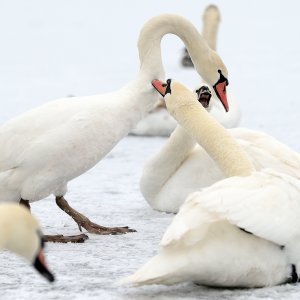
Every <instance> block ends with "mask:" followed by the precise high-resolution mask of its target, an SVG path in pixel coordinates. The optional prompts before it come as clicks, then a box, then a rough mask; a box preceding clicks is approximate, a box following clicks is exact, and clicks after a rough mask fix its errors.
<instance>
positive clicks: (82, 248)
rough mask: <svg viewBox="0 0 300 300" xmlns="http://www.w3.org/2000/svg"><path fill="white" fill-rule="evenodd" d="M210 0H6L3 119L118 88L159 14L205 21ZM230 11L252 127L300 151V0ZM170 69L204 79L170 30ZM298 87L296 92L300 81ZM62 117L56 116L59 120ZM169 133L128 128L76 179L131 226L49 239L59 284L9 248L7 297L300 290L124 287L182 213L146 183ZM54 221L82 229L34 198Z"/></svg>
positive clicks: (87, 204) (208, 295) (224, 32)
mask: <svg viewBox="0 0 300 300" xmlns="http://www.w3.org/2000/svg"><path fill="white" fill-rule="evenodd" d="M208 4H211V2H210V1H206V0H203V1H201V3H200V2H199V1H192V0H190V1H188V2H187V1H180V0H164V1H160V2H158V1H150V0H144V1H139V0H131V1H124V0H110V1H97V0H90V1H81V0H73V1H70V0H65V1H59V0H52V1H49V0H48V1H39V0H27V1H21V0H11V1H1V2H0V36H1V47H0V66H1V67H0V82H1V84H0V101H1V102H0V103H1V108H2V109H1V111H0V123H2V122H4V121H6V120H8V119H10V118H11V117H13V116H15V115H17V114H19V113H20V112H22V111H25V110H28V109H30V108H32V107H35V106H37V105H40V104H42V103H44V102H45V101H48V100H52V99H55V98H59V97H64V96H66V95H71V94H72V95H89V94H96V93H102V92H106V91H111V90H115V89H118V88H119V87H121V86H122V85H124V84H125V83H127V82H128V81H130V80H131V79H132V78H134V77H135V74H136V73H137V70H138V66H139V61H138V55H137V49H136V41H137V37H138V33H139V30H140V28H141V27H142V25H143V24H144V23H145V21H146V20H148V19H149V18H150V17H152V16H155V15H158V14H160V13H164V12H172V13H177V14H180V15H182V16H185V17H186V18H188V19H190V20H191V21H192V22H193V23H194V24H195V25H196V26H197V27H199V28H201V14H202V12H203V9H204V8H205V7H206V6H207V5H208ZM214 4H216V5H218V6H219V8H220V10H221V14H222V22H221V25H220V30H219V37H218V51H219V53H220V54H221V56H222V58H223V59H224V61H225V63H226V65H227V67H228V69H229V76H230V77H229V81H230V88H231V91H232V92H233V94H234V95H235V97H236V99H237V100H238V101H239V103H240V105H241V109H242V112H243V116H242V124H241V125H242V126H245V127H248V128H252V129H258V130H263V131H265V132H268V133H270V134H272V135H273V136H275V137H276V138H278V139H279V140H281V141H283V142H284V143H286V144H288V145H289V146H291V147H292V148H294V149H295V150H297V151H300V139H299V117H300V113H299V111H300V99H299V96H298V94H297V91H298V85H299V78H300V42H299V36H300V24H299V23H300V19H299V16H298V15H299V8H300V3H299V2H298V1H292V0H287V1H280V0H277V1H274V0H272V1H271V0H266V1H259V0H251V1H250V0H245V1H235V0H227V1H222V0H216V1H214ZM162 47H163V56H164V63H165V66H166V71H167V75H168V76H169V77H172V78H174V79H178V80H180V81H182V82H184V83H185V84H187V85H189V86H190V87H191V88H194V87H195V86H196V85H197V84H198V81H199V79H198V77H197V75H196V73H195V72H194V71H192V70H183V69H182V68H181V66H180V64H179V60H180V57H181V54H182V47H183V46H182V43H181V42H180V40H179V39H177V38H176V37H174V36H168V37H166V38H165V39H164V41H163V45H162ZM294 90H295V92H293V91H294ZM53 122H55V120H53ZM165 141H166V139H165V138H142V137H127V138H125V139H124V140H122V141H121V142H120V143H119V144H118V145H117V146H116V147H115V149H113V151H112V152H111V153H110V154H109V155H108V156H107V157H106V158H105V159H104V160H102V161H101V162H100V163H99V164H98V165H97V166H95V167H94V168H93V169H91V170H90V171H88V172H87V173H86V174H84V175H82V176H80V177H79V178H77V179H75V180H74V181H72V182H71V183H70V185H69V193H68V194H67V196H66V198H67V200H68V201H69V203H70V204H71V205H72V206H73V207H75V208H77V209H78V210H79V211H81V212H83V213H84V214H86V215H87V216H88V217H90V218H91V219H92V220H93V221H95V222H98V223H99V224H101V225H107V226H117V225H120V226H122V225H128V226H130V227H131V228H134V229H136V230H137V232H136V233H130V234H127V235H122V236H95V235H91V234H89V237H90V239H89V240H88V241H86V242H85V243H84V244H76V245H75V244H66V245H65V244H47V249H46V250H47V251H46V252H47V258H48V263H49V267H50V268H51V270H53V272H54V273H55V275H56V278H57V281H56V282H55V283H54V284H53V285H50V284H48V283H47V282H45V281H44V279H43V278H41V277H40V276H39V275H38V274H37V273H36V272H35V271H34V270H33V269H32V268H31V267H29V266H28V263H26V262H24V260H23V259H21V258H19V257H16V256H15V255H13V254H12V253H8V252H2V253H1V255H0V266H1V267H0V282H1V299H5V300H6V299H31V300H36V299H41V298H43V299H73V300H75V299H152V298H155V299H181V298H182V299H219V298H223V299H299V294H300V288H299V287H298V286H297V285H283V286H278V287H272V288H264V289H252V290H248V289H244V290H240V289H233V290H226V289H225V290H224V289H213V288H206V287H200V286H196V285H194V284H192V283H188V284H181V285H176V286H171V287H161V286H151V287H144V288H125V287H118V286H116V285H115V283H116V282H117V281H118V280H119V279H121V278H122V277H124V276H127V275H129V274H131V273H132V272H133V271H135V270H136V269H137V268H138V267H139V266H141V265H142V264H143V263H144V262H146V261H147V259H149V258H150V257H151V256H152V255H154V254H155V253H156V251H157V249H158V243H159V241H160V239H161V236H162V234H163V232H164V231H165V229H166V227H167V226H168V224H169V223H170V221H171V219H172V217H173V216H172V215H170V214H165V213H159V212H155V211H153V210H151V209H150V208H149V206H148V205H147V204H146V202H145V201H144V200H143V197H142V195H141V194H140V192H139V185H138V182H139V178H140V174H141V170H142V167H143V164H144V162H145V160H146V159H147V158H149V157H150V156H151V155H153V154H154V153H155V152H157V151H158V149H159V148H160V147H161V146H162V145H163V143H164V142H165ZM32 211H33V213H34V214H35V215H36V216H37V217H38V218H39V219H40V221H41V224H42V226H43V231H44V232H45V233H47V234H49V233H64V234H77V233H78V232H79V231H78V228H77V226H76V224H75V223H74V222H73V220H72V219H70V218H69V217H68V216H67V215H66V214H65V213H63V212H62V211H60V209H59V208H58V207H57V206H56V204H55V201H54V200H53V198H52V197H49V198H47V199H45V200H43V201H40V202H37V203H34V204H33V205H32Z"/></svg>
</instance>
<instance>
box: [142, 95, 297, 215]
mask: <svg viewBox="0 0 300 300" xmlns="http://www.w3.org/2000/svg"><path fill="white" fill-rule="evenodd" d="M195 95H196V94H195ZM212 98H213V97H212ZM212 101H216V100H215V99H213V100H212ZM230 109H231V107H230ZM228 131H229V132H230V134H231V135H232V136H233V137H234V138H235V139H236V141H237V142H238V144H239V146H240V147H242V148H243V149H244V151H246V152H247V153H248V155H249V158H250V160H251V162H252V163H253V164H254V166H255V168H256V170H261V169H263V168H272V169H273V170H276V171H279V172H282V173H285V174H288V175H290V176H293V177H296V178H298V179H300V155H299V153H297V152H295V151H293V150H292V149H290V148H289V147H287V146H286V145H284V144H282V143H280V142H279V141H277V140H276V139H275V138H273V137H271V136H269V135H267V134H265V133H262V132H258V131H254V130H249V129H245V128H233V129H228ZM224 178H225V174H224V172H222V170H221V169H220V168H219V167H218V166H217V165H216V163H215V162H214V160H213V159H211V157H210V155H209V154H208V153H207V152H206V151H205V150H204V149H203V148H202V147H201V146H200V145H197V144H196V141H195V140H194V139H193V138H192V137H191V136H190V135H189V134H188V133H187V132H186V130H184V129H183V128H181V126H177V128H176V129H175V131H174V132H173V133H172V135H171V136H170V138H169V139H168V140H167V142H166V143H165V145H164V146H163V147H162V149H161V150H160V151H159V152H158V153H157V154H156V155H154V156H153V157H152V158H151V159H149V160H148V161H147V162H146V164H145V166H144V168H143V172H142V176H141V179H140V190H141V193H142V194H143V196H144V198H145V200H146V201H147V202H148V204H149V205H150V206H151V207H152V208H153V209H156V210H159V211H165V212H173V213H176V212H178V210H179V207H180V206H181V204H182V203H183V202H184V201H185V199H186V197H187V196H188V195H189V194H190V193H192V192H195V191H198V190H199V189H200V188H203V187H207V186H210V185H212V184H213V183H215V182H217V181H219V180H221V179H224Z"/></svg>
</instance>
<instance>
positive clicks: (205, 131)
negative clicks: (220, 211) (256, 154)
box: [176, 104, 255, 177]
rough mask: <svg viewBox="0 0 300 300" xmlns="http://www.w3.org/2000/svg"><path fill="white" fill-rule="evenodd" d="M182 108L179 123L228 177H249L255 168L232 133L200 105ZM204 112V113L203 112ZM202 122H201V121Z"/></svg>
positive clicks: (178, 117)
mask: <svg viewBox="0 0 300 300" xmlns="http://www.w3.org/2000/svg"><path fill="white" fill-rule="evenodd" d="M196 105H197V107H195V109H193V107H191V106H183V107H181V108H180V115H179V114H178V115H177V116H176V119H177V120H178V122H180V123H181V125H182V126H183V127H184V128H185V129H186V130H187V131H188V132H190V133H191V135H192V136H193V137H194V138H195V140H196V141H197V142H198V143H199V144H200V145H201V146H202V147H203V148H204V149H205V150H206V152H207V153H208V154H209V155H210V156H211V158H212V159H213V160H214V161H215V162H216V163H217V165H218V166H219V168H220V169H221V170H222V171H223V173H224V174H225V175H226V176H227V177H230V176H249V175H250V174H251V173H252V172H253V171H255V168H254V166H253V164H252V163H251V161H250V160H249V158H248V155H247V154H246V153H245V152H244V151H243V150H242V148H241V147H240V146H239V145H238V144H237V142H236V141H235V139H234V138H233V137H232V136H231V135H230V133H229V132H228V131H227V130H226V129H225V128H223V127H222V126H221V125H220V124H219V123H218V122H217V121H215V120H214V119H213V117H211V116H210V115H209V114H208V113H207V112H206V111H205V110H204V108H202V107H201V109H200V110H199V104H196ZM202 110H203V111H204V112H203V111H202ZM200 120H201V121H200Z"/></svg>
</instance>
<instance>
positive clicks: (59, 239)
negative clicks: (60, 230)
mask: <svg viewBox="0 0 300 300" xmlns="http://www.w3.org/2000/svg"><path fill="white" fill-rule="evenodd" d="M43 238H44V241H45V242H52V243H84V241H85V240H87V239H88V238H89V237H88V236H87V235H86V234H78V235H69V236H65V235H62V234H57V235H44V236H43Z"/></svg>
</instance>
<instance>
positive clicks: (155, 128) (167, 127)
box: [130, 5, 240, 136]
mask: <svg viewBox="0 0 300 300" xmlns="http://www.w3.org/2000/svg"><path fill="white" fill-rule="evenodd" d="M202 20H203V29H202V36H203V38H204V39H205V40H206V42H207V44H208V45H209V47H210V48H211V49H213V50H216V43H217V34H218V27H219V22H220V12H219V10H218V8H217V7H216V6H215V5H209V6H208V7H207V8H206V9H205V11H204V14H203V18H202ZM189 60H190V61H191V58H190V57H189ZM227 97H228V104H229V106H230V111H229V112H228V113H225V112H224V108H223V106H222V105H221V103H219V102H217V101H214V102H213V105H211V106H210V107H209V110H210V112H211V113H212V114H213V116H214V117H215V118H216V119H217V120H218V121H219V122H220V123H221V124H223V125H224V126H225V127H228V128H229V127H235V126H236V125H237V124H238V122H239V119H240V112H239V109H238V106H237V104H236V102H235V101H234V100H232V96H231V94H229V92H228V94H227ZM176 125H177V122H176V121H175V120H174V118H172V116H170V114H169V113H168V111H167V110H166V105H165V102H164V100H163V99H159V100H158V102H157V104H156V106H155V108H154V109H153V110H151V111H150V112H149V114H148V115H147V116H146V117H145V118H144V119H142V120H141V121H140V122H139V123H138V124H137V126H136V127H135V128H133V129H132V130H131V132H130V134H132V135H139V136H140V135H142V136H170V134H171V133H172V132H173V131H174V129H175V127H176Z"/></svg>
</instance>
